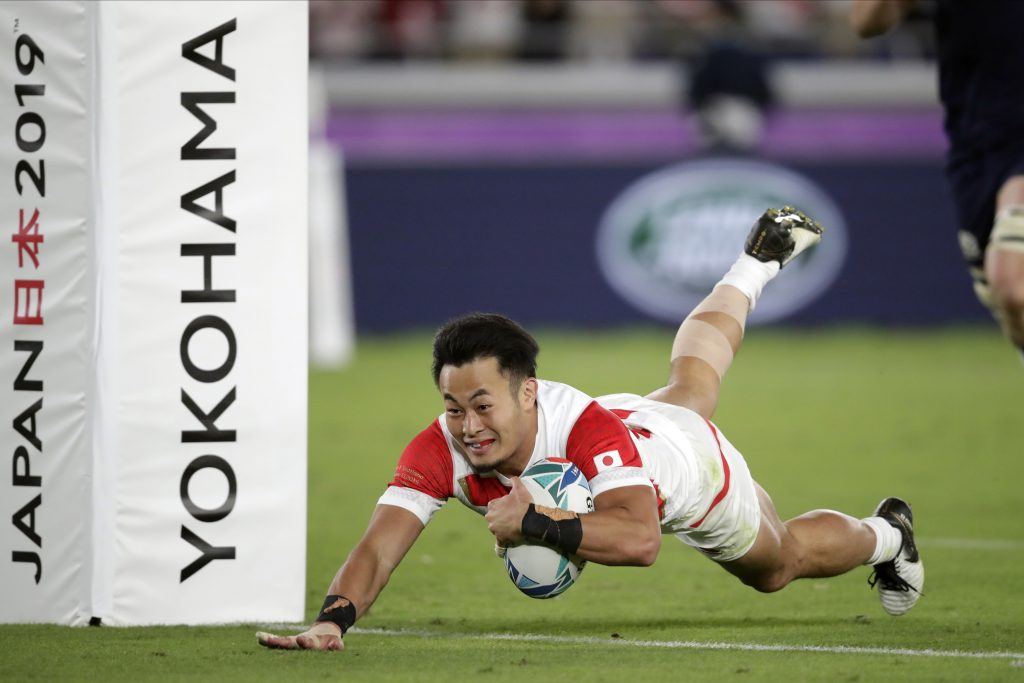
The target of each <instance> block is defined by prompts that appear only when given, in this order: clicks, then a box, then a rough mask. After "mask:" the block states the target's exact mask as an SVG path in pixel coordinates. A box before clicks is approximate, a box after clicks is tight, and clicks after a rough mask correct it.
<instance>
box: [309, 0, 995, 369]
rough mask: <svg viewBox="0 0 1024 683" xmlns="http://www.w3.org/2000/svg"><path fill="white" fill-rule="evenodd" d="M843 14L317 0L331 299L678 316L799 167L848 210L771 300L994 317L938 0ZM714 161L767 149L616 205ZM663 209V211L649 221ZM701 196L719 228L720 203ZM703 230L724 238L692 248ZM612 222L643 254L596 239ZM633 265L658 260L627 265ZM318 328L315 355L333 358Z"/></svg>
mask: <svg viewBox="0 0 1024 683" xmlns="http://www.w3.org/2000/svg"><path fill="white" fill-rule="evenodd" d="M848 10H849V2H847V1H846V0H829V1H823V2H819V1H816V0H728V1H722V0H599V1H592V0H361V1H360V2H331V1H330V0H313V1H312V2H311V3H310V14H311V16H310V50H311V64H312V69H313V72H314V81H313V83H314V86H313V87H314V91H317V92H319V95H318V97H320V98H322V106H319V107H314V109H315V110H316V111H318V112H319V114H318V115H316V116H315V117H314V119H315V121H314V129H315V135H318V136H319V137H320V139H322V140H324V141H326V143H327V144H329V149H330V150H332V151H333V152H336V153H337V154H338V155H340V156H339V157H338V158H341V159H343V165H342V168H343V171H342V173H343V175H344V180H339V181H337V182H336V185H337V186H339V187H343V188H344V192H345V197H344V200H345V202H346V204H347V209H346V210H345V211H344V215H346V216H347V219H348V225H349V228H348V237H347V240H346V241H345V242H344V243H343V248H344V244H347V245H348V247H349V248H350V253H349V254H348V255H346V256H345V259H347V260H348V261H349V262H350V264H351V273H352V280H351V281H352V293H351V304H347V303H346V301H347V300H348V299H347V298H348V297H349V294H348V293H347V292H346V293H344V299H343V301H342V302H341V303H340V304H338V303H335V304H332V308H331V310H332V311H334V310H337V309H338V306H341V307H342V309H343V310H346V311H347V310H348V309H349V308H351V310H352V311H353V312H354V320H355V326H356V329H357V330H358V331H359V332H392V331H399V330H403V329H408V328H432V327H435V326H436V325H438V324H439V323H440V322H441V321H443V320H444V319H446V318H448V317H450V316H452V315H456V314H458V313H461V312H464V311H466V310H472V309H486V310H500V311H503V312H505V313H508V314H509V315H512V316H513V317H515V318H517V319H519V320H521V321H522V322H524V323H525V324H527V325H537V324H542V325H555V326H570V327H583V328H593V327H600V328H604V327H609V326H621V325H631V324H645V323H646V324H649V323H652V322H654V323H657V322H661V323H664V324H667V325H671V324H672V321H673V320H674V319H675V318H676V316H677V315H678V314H679V313H677V311H678V312H680V313H681V312H685V310H687V309H688V306H689V305H691V302H695V299H693V298H692V297H693V296H696V294H695V292H701V291H705V290H706V289H708V288H710V286H711V285H712V284H713V283H714V280H715V278H717V276H718V274H720V273H721V272H724V270H725V269H726V268H727V267H728V265H729V263H730V262H731V260H732V258H733V256H734V254H735V253H736V249H737V247H736V245H737V244H739V240H740V239H741V237H742V235H743V234H745V231H746V228H747V226H748V225H749V223H750V221H751V220H752V218H753V215H751V214H750V212H751V211H753V210H754V207H755V206H757V205H759V204H762V203H763V202H765V201H767V200H770V199H774V198H776V197H777V196H778V192H772V191H770V190H769V186H771V187H774V186H775V183H774V180H773V177H775V176H777V175H778V174H779V173H783V174H784V173H785V172H787V171H789V172H792V173H795V174H796V176H797V178H798V180H799V181H800V182H801V183H803V185H801V187H802V190H806V191H808V192H812V193H817V194H816V195H815V196H816V197H817V199H818V200H820V201H818V200H814V201H809V202H804V206H802V207H801V208H805V209H806V210H808V212H810V213H814V212H815V210H818V211H819V214H820V212H821V209H818V206H817V205H818V204H821V203H822V202H824V203H825V204H827V205H828V206H827V207H826V208H825V209H824V211H825V213H826V214H827V216H826V217H834V218H835V219H837V220H834V221H833V222H837V223H838V225H833V226H826V227H828V228H833V234H832V236H831V237H829V238H827V239H826V242H825V245H826V247H827V250H828V254H827V256H828V258H824V257H823V258H822V259H820V260H822V261H825V260H827V261H829V262H830V263H829V264H819V265H821V268H819V270H821V271H822V272H821V273H819V274H818V275H807V276H806V277H805V278H803V280H802V281H801V282H799V283H798V282H796V280H797V279H798V278H797V276H796V275H793V276H792V279H793V280H794V282H793V283H791V285H790V290H788V291H789V292H790V293H789V294H787V295H786V296H787V297H790V298H793V296H794V294H793V292H799V293H800V296H799V297H797V298H800V299H801V300H800V301H798V302H795V303H794V304H793V305H792V306H789V307H788V308H786V307H784V308H785V310H780V311H777V312H774V313H772V314H770V315H768V316H767V317H766V318H765V319H762V320H761V322H769V321H776V322H784V323H787V324H798V325H822V324H832V323H868V324H875V325H913V326H922V325H923V326H933V325H948V324H955V323H963V322H969V323H976V322H978V323H983V322H984V321H986V319H987V314H986V312H985V311H984V310H983V309H982V307H981V306H980V305H979V304H978V303H977V302H976V301H975V299H974V297H973V294H972V292H971V287H970V280H969V277H968V275H967V273H966V269H965V267H964V266H963V264H962V259H961V257H960V253H959V249H958V246H957V238H956V226H955V225H954V218H953V215H952V209H951V204H950V201H949V199H948V196H947V189H946V185H945V180H944V178H943V176H942V165H943V153H944V150H945V144H946V143H945V139H944V136H943V132H942V114H941V110H940V107H939V105H938V104H937V96H936V92H937V80H936V74H935V68H934V63H933V56H934V54H933V53H934V46H933V35H932V28H931V24H930V19H931V16H930V14H931V11H932V7H931V4H930V3H929V2H921V3H918V6H917V8H916V9H915V10H914V12H913V14H912V15H911V16H910V19H909V20H908V21H907V22H906V24H905V25H904V26H903V27H901V28H900V29H899V30H898V31H896V32H894V33H892V34H890V35H888V36H885V37H883V38H878V39H874V40H869V41H861V40H859V39H857V38H856V37H855V36H854V34H853V32H852V30H851V29H850V28H849V26H848V23H847V12H848ZM709 159H716V160H721V159H727V160H729V164H733V163H734V162H737V161H738V162H740V163H741V165H742V164H743V163H744V160H757V161H759V162H762V163H763V164H766V165H765V166H761V167H759V168H756V169H754V173H753V175H752V176H748V175H745V172H746V171H748V170H750V169H749V168H747V167H743V168H742V169H741V171H739V172H737V173H738V175H737V176H736V178H735V179H734V181H733V182H732V184H731V185H730V184H729V183H728V182H726V185H727V187H725V188H722V187H713V186H712V187H701V188H695V187H692V184H693V183H692V182H691V181H692V180H693V177H694V175H696V176H697V182H698V183H699V182H700V178H701V177H703V175H705V174H703V173H702V172H701V169H702V168H705V167H700V166H698V167H693V168H695V169H696V171H695V174H690V175H689V176H688V177H686V178H682V177H681V178H679V179H678V186H679V188H680V191H679V192H680V196H678V197H674V198H667V199H666V198H662V199H661V200H653V201H654V204H652V205H650V206H648V207H646V208H644V207H641V208H636V207H632V208H630V209H628V210H627V211H626V213H629V214H630V215H629V216H627V217H625V218H623V217H621V216H620V217H618V218H616V217H615V216H610V215H609V214H610V213H611V212H610V211H609V210H610V207H611V206H612V205H613V204H614V203H615V202H616V200H618V199H620V198H621V197H622V196H623V193H624V192H625V191H626V190H627V189H628V188H630V187H631V186H632V187H634V189H637V187H635V184H638V183H639V185H643V184H644V182H645V181H644V179H645V178H648V177H649V176H650V175H651V174H654V173H656V172H659V171H664V170H665V169H673V168H674V169H676V171H678V170H680V169H685V168H687V167H688V165H690V166H691V167H692V164H694V163H696V162H706V161H707V160H709ZM680 164H682V166H679V165H680ZM728 168H729V172H733V171H735V167H734V166H729V167H728ZM804 181H806V182H804ZM314 187H315V183H314ZM716 193H717V194H716ZM640 194H644V192H640ZM648 194H650V193H648ZM723 194H726V195H731V196H723ZM659 201H660V205H659V206H655V205H657V204H658V202H659ZM792 201H798V200H792ZM641 203H642V202H641ZM808 203H810V204H815V206H808V205H807V204H808ZM701 209H704V210H705V213H701ZM648 210H649V212H650V213H652V214H656V215H654V219H653V220H654V221H655V223H656V224H655V225H654V226H653V228H652V227H651V226H649V225H648V226H646V227H647V228H648V233H646V234H645V235H640V234H638V232H637V231H638V230H643V229H644V227H645V226H642V225H640V222H641V221H642V217H643V213H644V211H648ZM707 211H710V212H711V214H712V216H717V217H718V218H717V221H718V223H728V225H706V224H707V223H708V221H709V220H710V221H711V223H715V220H716V219H714V218H712V219H709V218H708V217H707V215H706V212H707ZM659 212H660V213H659ZM638 216H639V217H638ZM819 218H823V217H822V216H820V215H819ZM630 220H633V221H634V223H635V225H632V226H628V225H627V226H623V225H609V224H613V223H622V222H623V221H626V222H627V223H628V222H629V221H630ZM659 222H660V224H659ZM693 225H701V226H703V227H701V228H700V229H702V230H705V232H703V233H701V234H700V235H699V236H698V235H697V234H696V233H694V232H692V231H693V230H696V229H697V228H694V227H693ZM737 226H738V227H737ZM707 230H711V232H715V231H716V230H717V231H718V232H719V233H721V234H723V235H724V234H727V235H728V239H727V240H726V239H725V238H724V237H723V240H724V241H723V246H721V247H718V248H717V249H715V250H712V251H713V252H714V253H711V254H706V255H705V258H703V260H702V259H700V258H697V260H696V262H695V261H694V258H695V257H693V254H692V247H693V245H694V244H695V243H697V242H700V241H702V240H703V242H704V243H705V244H706V243H707V240H706V239H704V238H706V237H707V235H708V232H707ZM688 231H690V232H688ZM723 231H724V232H723ZM608 232H611V233H621V235H625V237H624V238H623V239H625V240H627V241H629V245H628V246H627V250H629V249H632V250H633V252H634V253H632V255H630V254H622V253H609V248H606V247H607V245H605V246H604V247H599V245H598V242H599V241H601V240H604V241H605V242H607V241H608V240H607V235H605V236H604V237H602V236H601V235H602V234H603V233H608ZM651 234H653V235H654V238H653V242H650V243H649V244H646V246H647V248H648V250H650V249H652V248H653V249H654V250H655V251H656V252H657V254H658V255H656V256H651V255H650V254H648V255H647V257H646V259H647V260H646V261H645V260H644V258H645V257H644V255H643V254H641V253H639V251H641V249H640V248H639V247H638V241H642V239H643V238H644V237H650V235H651ZM621 235H620V236H621ZM643 246H645V245H640V247H643ZM688 246H689V247H691V249H689V250H688V249H687V247H688ZM610 249H611V251H614V250H615V247H614V246H613V247H611V248H610ZM602 250H603V251H602ZM824 250H825V249H824V248H823V251H824ZM599 251H600V252H601V253H600V254H599ZM630 258H633V259H634V262H633V264H632V265H630V264H626V265H623V264H622V261H623V260H626V261H628V260H629V259H630ZM637 266H639V271H641V272H643V271H648V272H650V273H653V274H654V276H653V278H652V280H651V281H644V282H635V281H631V280H630V278H631V277H633V278H634V279H635V278H636V277H637V276H636V272H637V270H638V269H637ZM825 271H827V272H825ZM631 273H632V275H631ZM624 279H625V280H626V282H625V283H623V280H624ZM645 288H646V289H645ZM780 288H781V287H780ZM769 289H771V288H769ZM682 290H689V294H688V295H686V296H683V298H681V299H679V298H677V299H672V297H673V296H674V294H673V293H672V292H673V291H674V292H675V293H676V294H679V293H680V292H682ZM687 296H689V297H690V298H687ZM666 297H667V298H666ZM661 299H664V301H663V302H662V304H663V305H662V304H659V303H657V302H656V301H655V300H661ZM652 301H655V303H652ZM659 308H660V309H661V310H659ZM755 322H757V320H755ZM993 333H994V334H995V333H996V332H995V328H994V327H993ZM314 336H315V335H314ZM315 344H316V339H314V358H315V359H316V358H320V359H321V360H329V359H330V358H332V357H334V358H337V357H338V354H337V352H335V353H334V355H333V356H332V355H331V353H320V354H318V353H317V352H316V349H315Z"/></svg>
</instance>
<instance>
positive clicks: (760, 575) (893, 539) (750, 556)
mask: <svg viewBox="0 0 1024 683" xmlns="http://www.w3.org/2000/svg"><path fill="white" fill-rule="evenodd" d="M754 486H755V488H756V489H757V497H758V503H759V504H760V507H761V530H760V532H759V533H758V535H757V540H756V541H755V542H754V545H753V547H752V548H751V549H750V550H749V551H748V552H747V553H746V554H745V555H744V556H743V557H741V558H739V559H738V560H734V561H732V562H723V563H722V566H723V567H725V568H726V569H727V570H728V571H729V572H731V573H732V574H735V575H736V576H737V577H739V579H740V580H741V581H743V583H745V584H747V585H749V586H752V587H753V588H756V589H757V590H759V591H763V592H766V593H771V592H774V591H777V590H780V589H782V588H784V587H785V586H786V585H787V584H789V583H790V582H791V581H793V580H795V579H800V578H824V577H828V576H837V575H839V574H843V573H845V572H848V571H850V570H851V569H854V568H855V567H859V566H861V565H863V564H867V563H868V561H869V560H870V559H871V558H872V554H873V553H874V550H875V545H876V542H877V537H876V533H875V531H874V530H872V528H871V526H870V525H869V524H868V523H866V522H865V521H863V520H859V519H856V518H854V517H851V516H850V515H846V514H843V513H841V512H836V511H834V510H813V511H811V512H807V513H804V514H802V515H800V516H799V517H796V518H794V519H791V520H789V521H788V522H783V521H782V519H780V518H779V514H778V512H776V511H775V505H774V503H772V499H771V498H770V497H769V496H768V494H767V493H766V492H765V490H764V489H763V488H761V487H760V486H759V485H758V484H756V483H755V484H754ZM892 532H893V533H887V534H886V539H884V540H887V541H889V543H890V544H892V546H893V547H892V548H890V549H889V554H891V555H892V556H895V554H896V551H898V550H899V534H898V532H895V530H892ZM890 559H891V558H890Z"/></svg>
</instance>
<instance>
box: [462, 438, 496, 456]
mask: <svg viewBox="0 0 1024 683" xmlns="http://www.w3.org/2000/svg"><path fill="white" fill-rule="evenodd" d="M493 443H494V439H484V440H483V441H474V442H472V443H470V442H469V441H466V442H465V444H466V448H468V449H469V452H470V453H472V454H473V455H483V454H484V453H486V452H487V450H488V449H489V448H490V447H491V444H493Z"/></svg>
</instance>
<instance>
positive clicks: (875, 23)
mask: <svg viewBox="0 0 1024 683" xmlns="http://www.w3.org/2000/svg"><path fill="white" fill-rule="evenodd" d="M913 4H914V0H853V4H851V5H850V25H851V26H853V30H854V31H856V32H857V35H859V36H860V37H861V38H873V37H875V36H880V35H882V34H883V33H886V32H887V31H889V30H890V29H892V28H893V27H894V26H896V25H897V24H899V23H900V22H901V21H903V17H905V16H906V15H907V12H909V11H910V8H911V7H912V6H913Z"/></svg>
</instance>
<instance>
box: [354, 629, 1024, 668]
mask: <svg viewBox="0 0 1024 683" xmlns="http://www.w3.org/2000/svg"><path fill="white" fill-rule="evenodd" d="M349 633H356V634H361V635H368V636H398V637H411V638H445V639H452V640H495V641H511V642H541V643H557V644H564V645H603V646H609V645H610V646H612V647H647V648H662V649H668V650H739V651H744V652H819V653H823V654H839V655H897V656H905V657H950V658H959V659H1014V660H1024V652H971V651H967V650H934V649H931V648H928V649H923V650H915V649H912V648H902V647H856V646H852V645H780V644H769V643H716V642H699V641H692V640H630V639H627V638H597V637H594V636H551V635H542V634H538V633H445V632H441V631H415V630H404V629H398V630H390V629H383V628H360V627H358V626H357V627H355V628H353V629H351V630H350V631H349Z"/></svg>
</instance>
